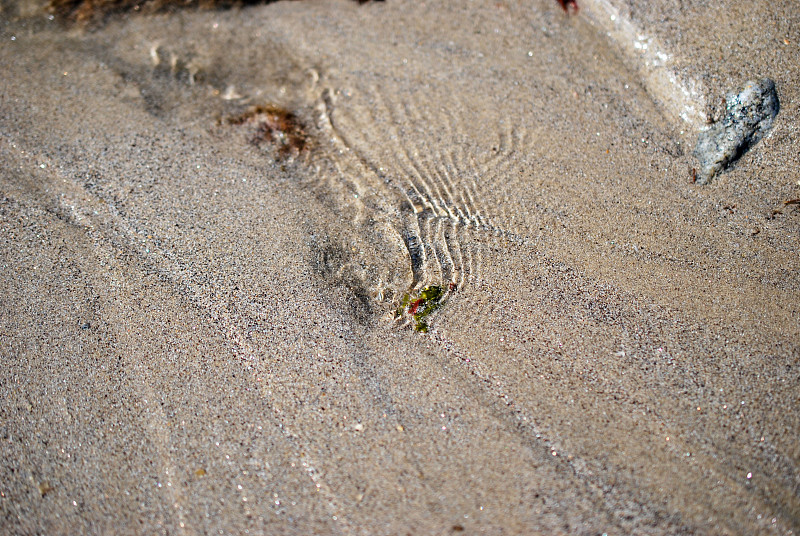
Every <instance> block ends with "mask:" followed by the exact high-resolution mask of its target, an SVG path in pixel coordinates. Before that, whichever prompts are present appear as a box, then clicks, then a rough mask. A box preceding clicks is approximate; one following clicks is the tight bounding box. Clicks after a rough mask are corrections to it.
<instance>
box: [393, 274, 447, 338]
mask: <svg viewBox="0 0 800 536" xmlns="http://www.w3.org/2000/svg"><path fill="white" fill-rule="evenodd" d="M443 296H444V288H443V287H441V286H439V285H428V286H427V287H425V288H423V289H422V290H421V291H420V293H419V295H418V296H417V297H416V298H413V299H412V297H411V294H409V293H406V294H405V296H403V299H402V300H401V301H400V307H398V308H397V312H396V313H395V316H396V317H397V318H400V317H401V316H403V313H405V312H406V311H408V314H409V315H410V316H411V318H413V320H414V322H413V324H414V329H415V330H416V331H419V332H420V333H427V332H428V323H427V321H426V318H427V317H428V316H429V315H430V314H431V313H433V312H434V311H436V310H437V309H439V307H441V306H442V297H443Z"/></svg>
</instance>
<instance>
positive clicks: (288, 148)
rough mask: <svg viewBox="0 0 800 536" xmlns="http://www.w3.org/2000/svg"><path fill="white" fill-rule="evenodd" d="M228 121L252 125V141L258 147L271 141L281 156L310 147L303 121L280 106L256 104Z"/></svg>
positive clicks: (234, 123)
mask: <svg viewBox="0 0 800 536" xmlns="http://www.w3.org/2000/svg"><path fill="white" fill-rule="evenodd" d="M226 122H227V123H228V124H229V125H248V126H250V127H252V134H251V136H250V143H251V144H253V145H255V146H256V147H259V146H261V145H262V144H264V143H269V144H271V145H273V146H274V147H275V148H276V149H277V151H278V156H279V157H287V156H289V155H290V154H292V153H297V154H300V153H302V152H303V151H305V150H307V149H308V145H309V144H308V134H306V129H305V126H304V125H303V123H302V122H301V121H300V119H299V118H298V117H297V116H296V115H295V114H294V113H292V112H290V111H288V110H286V109H284V108H281V107H278V106H272V105H268V106H254V107H252V108H250V109H249V110H247V111H246V112H245V113H243V114H240V115H237V116H235V117H229V118H228V119H227V120H226Z"/></svg>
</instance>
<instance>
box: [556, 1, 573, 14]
mask: <svg viewBox="0 0 800 536" xmlns="http://www.w3.org/2000/svg"><path fill="white" fill-rule="evenodd" d="M556 1H557V2H558V3H559V4H561V7H562V8H563V9H564V11H566V12H567V13H569V14H570V15H574V14H576V13H577V12H578V2H577V0H556Z"/></svg>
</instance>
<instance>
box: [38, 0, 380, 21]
mask: <svg viewBox="0 0 800 536" xmlns="http://www.w3.org/2000/svg"><path fill="white" fill-rule="evenodd" d="M275 1H277V0H49V2H48V4H47V9H48V11H49V12H50V13H52V14H54V15H58V16H59V17H63V18H64V19H66V20H67V21H70V22H76V23H79V24H93V23H95V24H96V23H99V22H102V21H103V20H104V19H105V18H106V17H108V16H109V15H114V14H120V13H129V12H141V13H164V12H172V11H176V10H178V9H193V8H194V9H206V10H209V9H231V8H237V7H245V6H251V5H257V4H270V3H272V2H275ZM357 1H358V3H359V4H365V3H368V2H369V0H357ZM375 1H382V0H375Z"/></svg>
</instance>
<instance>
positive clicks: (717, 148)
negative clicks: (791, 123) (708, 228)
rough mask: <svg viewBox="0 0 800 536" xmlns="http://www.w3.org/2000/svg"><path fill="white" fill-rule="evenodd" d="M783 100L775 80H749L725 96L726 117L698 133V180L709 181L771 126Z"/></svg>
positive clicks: (695, 151) (695, 149)
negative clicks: (779, 99)
mask: <svg viewBox="0 0 800 536" xmlns="http://www.w3.org/2000/svg"><path fill="white" fill-rule="evenodd" d="M779 109H780V104H779V102H778V94H777V92H776V91H775V82H773V81H772V80H770V79H769V78H764V79H762V80H760V81H754V80H750V81H748V82H747V83H746V84H745V85H744V89H742V91H741V92H740V93H739V94H736V93H729V94H728V96H727V97H726V106H725V117H723V118H722V119H720V120H719V121H717V122H716V123H714V124H713V125H711V126H710V127H709V128H708V129H707V130H704V131H703V132H701V133H700V135H699V136H698V137H697V145H696V146H695V148H694V156H695V157H696V158H697V159H698V160H699V161H700V168H699V170H698V172H697V183H698V184H708V183H709V182H711V179H713V178H714V176H715V175H716V174H717V173H719V172H721V171H724V170H725V169H727V168H728V167H730V166H731V165H732V164H733V163H734V162H736V160H738V159H739V158H740V157H741V156H742V155H743V154H744V153H745V152H747V150H748V149H750V147H752V146H753V145H755V144H756V143H757V142H758V140H760V139H761V138H763V137H764V135H765V134H766V133H767V132H768V131H769V129H770V128H772V120H773V119H774V118H775V116H776V115H778V110H779Z"/></svg>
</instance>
